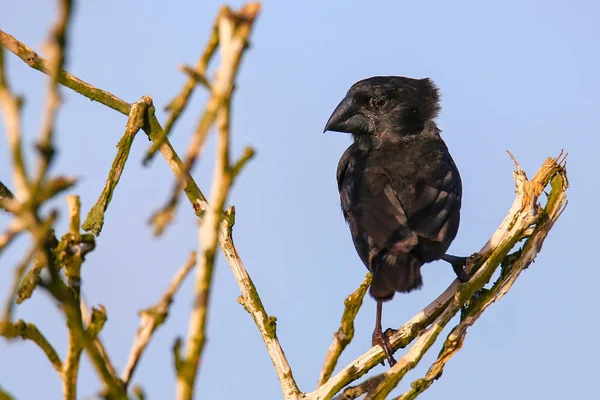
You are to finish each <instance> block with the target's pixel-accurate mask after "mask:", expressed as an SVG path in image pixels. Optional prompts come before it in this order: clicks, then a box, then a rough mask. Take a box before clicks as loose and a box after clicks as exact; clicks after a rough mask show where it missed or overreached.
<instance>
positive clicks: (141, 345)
mask: <svg viewBox="0 0 600 400" xmlns="http://www.w3.org/2000/svg"><path fill="white" fill-rule="evenodd" d="M195 265H196V252H192V254H191V255H190V257H189V258H188V260H187V261H186V263H185V265H184V266H183V267H181V269H180V270H179V271H178V272H177V274H176V275H175V276H174V277H173V280H172V281H171V284H170V285H169V288H168V289H167V291H166V292H165V294H163V296H162V297H161V298H160V300H159V301H158V303H156V304H155V305H153V306H152V307H149V308H147V309H145V310H142V311H140V327H139V328H138V331H137V335H136V337H135V340H134V342H133V346H132V347H131V351H130V352H129V359H128V360H127V364H126V365H125V369H124V370H123V373H122V374H121V380H122V381H123V384H124V385H125V387H127V386H128V385H129V383H130V381H131V377H132V376H133V373H134V372H135V369H136V367H137V364H138V362H139V361H140V359H141V357H142V354H143V352H144V350H146V347H148V344H149V343H150V339H152V335H153V334H154V332H155V331H156V330H157V329H158V328H159V327H160V326H161V325H162V324H163V323H164V322H165V320H166V319H167V316H168V314H169V308H170V307H171V303H172V302H173V297H174V296H175V292H177V290H178V289H179V287H180V286H181V283H182V282H183V280H184V279H185V278H186V276H187V275H188V273H189V272H190V271H191V270H192V268H194V266H195Z"/></svg>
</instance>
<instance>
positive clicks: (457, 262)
mask: <svg viewBox="0 0 600 400" xmlns="http://www.w3.org/2000/svg"><path fill="white" fill-rule="evenodd" d="M442 260H444V261H446V262H448V263H450V265H452V270H453V271H454V273H455V274H456V277H457V278H458V280H459V281H460V282H461V283H466V282H468V281H469V276H468V275H467V273H466V272H465V267H466V266H467V257H458V256H452V255H450V254H444V255H443V256H442Z"/></svg>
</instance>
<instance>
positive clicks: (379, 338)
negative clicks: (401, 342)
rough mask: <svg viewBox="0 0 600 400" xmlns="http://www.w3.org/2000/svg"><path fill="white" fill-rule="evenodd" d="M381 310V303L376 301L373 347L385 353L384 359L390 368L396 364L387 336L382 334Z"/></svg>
mask: <svg viewBox="0 0 600 400" xmlns="http://www.w3.org/2000/svg"><path fill="white" fill-rule="evenodd" d="M382 308H383V301H381V300H377V316H376V320H375V330H374V331H373V346H377V345H379V346H381V348H382V349H383V351H384V352H385V357H386V358H387V360H388V363H389V364H390V367H392V366H393V365H394V364H396V359H395V358H394V356H393V354H394V349H392V346H391V345H390V341H389V339H388V338H387V336H386V335H385V334H384V333H383V330H382V329H381V309H382Z"/></svg>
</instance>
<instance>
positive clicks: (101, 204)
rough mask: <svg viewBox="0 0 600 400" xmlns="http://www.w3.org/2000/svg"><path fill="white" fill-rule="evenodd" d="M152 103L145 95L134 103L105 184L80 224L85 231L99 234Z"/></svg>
mask: <svg viewBox="0 0 600 400" xmlns="http://www.w3.org/2000/svg"><path fill="white" fill-rule="evenodd" d="M151 104H152V100H151V99H149V98H147V97H142V98H141V99H140V100H139V101H137V102H136V103H134V104H133V105H132V107H131V111H130V113H129V118H128V119H127V125H126V127H125V133H124V134H123V137H122V138H121V140H119V143H118V144H117V148H118V149H119V150H118V151H117V155H116V156H115V160H114V161H113V164H112V166H111V167H110V171H109V173H108V178H107V179H106V184H105V185H104V189H103V190H102V194H100V197H99V198H98V201H97V202H96V203H95V204H94V206H93V207H92V208H91V209H90V212H89V213H88V215H87V218H86V219H85V222H84V223H83V225H82V228H83V229H84V230H85V231H88V232H89V231H92V232H93V233H94V235H96V236H98V235H100V231H101V230H102V226H103V225H104V213H105V212H106V209H107V208H108V204H109V203H110V200H111V199H112V195H113V192H114V190H115V188H116V187H117V184H118V183H119V179H121V174H122V173H123V169H124V168H125V163H126V162H127V159H128V158H129V151H130V150H131V145H132V144H133V139H134V138H135V135H136V133H137V132H138V131H139V130H140V129H142V128H143V126H144V115H145V114H146V110H147V109H148V107H149V106H150V105H151Z"/></svg>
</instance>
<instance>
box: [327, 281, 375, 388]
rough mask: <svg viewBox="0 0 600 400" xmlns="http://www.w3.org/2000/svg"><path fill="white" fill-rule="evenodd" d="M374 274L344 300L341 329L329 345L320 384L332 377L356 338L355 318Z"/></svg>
mask: <svg viewBox="0 0 600 400" xmlns="http://www.w3.org/2000/svg"><path fill="white" fill-rule="evenodd" d="M372 278H373V276H372V275H371V274H370V273H369V274H367V276H366V277H365V280H364V281H363V283H361V284H360V286H359V287H358V289H356V290H355V291H354V292H352V293H350V295H348V297H346V300H344V313H343V314H342V322H341V324H340V329H338V331H337V332H336V333H334V334H333V343H331V346H329V350H327V354H326V355H325V362H324V364H323V369H322V370H321V376H320V377H319V383H318V386H321V385H322V384H324V383H325V382H327V380H328V379H329V378H330V377H331V374H332V373H333V370H334V368H335V366H336V364H337V361H338V359H339V358H340V355H342V352H343V351H344V349H345V348H346V346H348V344H350V342H351V341H352V339H353V338H354V319H355V318H356V314H358V311H359V310H360V307H361V306H362V302H363V299H364V297H365V294H366V293H367V289H369V286H370V285H371V279H372Z"/></svg>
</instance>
